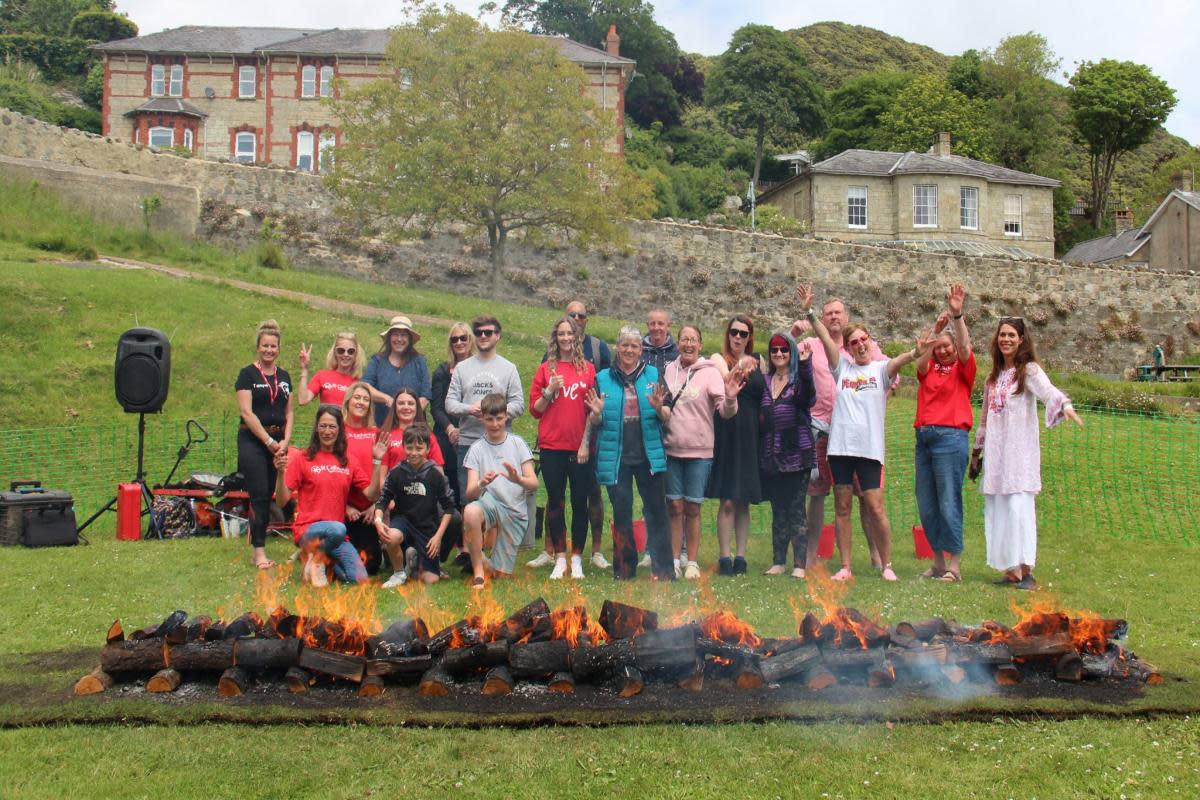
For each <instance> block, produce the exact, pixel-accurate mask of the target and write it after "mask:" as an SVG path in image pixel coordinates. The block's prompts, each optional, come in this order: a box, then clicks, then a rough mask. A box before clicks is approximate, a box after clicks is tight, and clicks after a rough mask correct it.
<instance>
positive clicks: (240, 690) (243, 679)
mask: <svg viewBox="0 0 1200 800" xmlns="http://www.w3.org/2000/svg"><path fill="white" fill-rule="evenodd" d="M251 680H252V679H251V677H250V673H249V672H248V671H246V670H244V669H242V668H241V667H230V668H229V669H227V670H225V671H224V672H222V673H221V678H220V680H218V681H217V694H218V695H219V696H221V697H241V696H242V695H244V694H245V693H246V690H247V689H249V688H250V683H251Z"/></svg>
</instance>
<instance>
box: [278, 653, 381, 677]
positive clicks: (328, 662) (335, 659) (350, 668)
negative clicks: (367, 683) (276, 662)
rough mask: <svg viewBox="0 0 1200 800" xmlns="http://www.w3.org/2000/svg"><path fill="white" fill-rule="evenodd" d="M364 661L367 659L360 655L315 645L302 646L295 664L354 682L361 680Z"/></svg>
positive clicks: (364, 665) (311, 670)
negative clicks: (319, 647)
mask: <svg viewBox="0 0 1200 800" xmlns="http://www.w3.org/2000/svg"><path fill="white" fill-rule="evenodd" d="M366 663H367V660H366V659H365V658H363V657H362V656H351V655H346V654H345V653H335V652H333V651H332V650H319V649H317V648H315V647H305V648H303V649H302V650H301V651H300V657H299V658H297V659H296V666H298V667H302V668H303V669H306V670H309V671H310V672H320V673H323V674H325V675H332V676H333V677H335V678H342V679H344V680H348V681H353V682H355V683H358V682H359V681H361V680H362V678H363V671H364V669H365V667H366Z"/></svg>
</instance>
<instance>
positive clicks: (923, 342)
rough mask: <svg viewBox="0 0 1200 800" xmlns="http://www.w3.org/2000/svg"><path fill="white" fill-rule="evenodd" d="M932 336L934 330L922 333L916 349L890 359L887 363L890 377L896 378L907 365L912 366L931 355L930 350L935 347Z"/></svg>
mask: <svg viewBox="0 0 1200 800" xmlns="http://www.w3.org/2000/svg"><path fill="white" fill-rule="evenodd" d="M932 336H933V330H932V329H931V330H929V331H926V332H925V333H922V334H921V336H920V337H919V338H918V339H917V346H916V347H914V348H913V349H912V350H909V351H908V352H907V353H901V354H900V355H898V356H896V357H895V358H892V359H889V360H888V363H887V374H888V377H889V378H894V377H896V373H898V372H899V371H900V370H901V369H903V368H904V365H905V364H911V363H912V362H914V361H916V360H917V359H919V358H922V357H924V356H926V355H927V354H928V353H929V350H930V348H931V347H932V346H933V341H932V338H931V337H932Z"/></svg>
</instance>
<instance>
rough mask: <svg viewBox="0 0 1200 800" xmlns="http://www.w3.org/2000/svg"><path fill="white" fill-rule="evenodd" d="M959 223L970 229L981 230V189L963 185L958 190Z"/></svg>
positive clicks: (961, 226)
mask: <svg viewBox="0 0 1200 800" xmlns="http://www.w3.org/2000/svg"><path fill="white" fill-rule="evenodd" d="M958 208H959V212H958V225H959V227H960V228H964V229H966V230H969V231H975V230H979V189H977V188H975V187H974V186H963V187H960V188H959V190H958Z"/></svg>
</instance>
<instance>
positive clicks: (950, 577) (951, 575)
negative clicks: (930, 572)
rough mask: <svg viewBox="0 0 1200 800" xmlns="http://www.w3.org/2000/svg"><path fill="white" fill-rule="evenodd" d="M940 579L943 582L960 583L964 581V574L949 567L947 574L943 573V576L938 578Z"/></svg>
mask: <svg viewBox="0 0 1200 800" xmlns="http://www.w3.org/2000/svg"><path fill="white" fill-rule="evenodd" d="M938 580H939V581H941V582H942V583H960V582H962V575H959V574H958V573H957V572H954V571H953V570H949V569H948V570H946V572H945V574H943V575H942V577H940V578H938Z"/></svg>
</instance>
